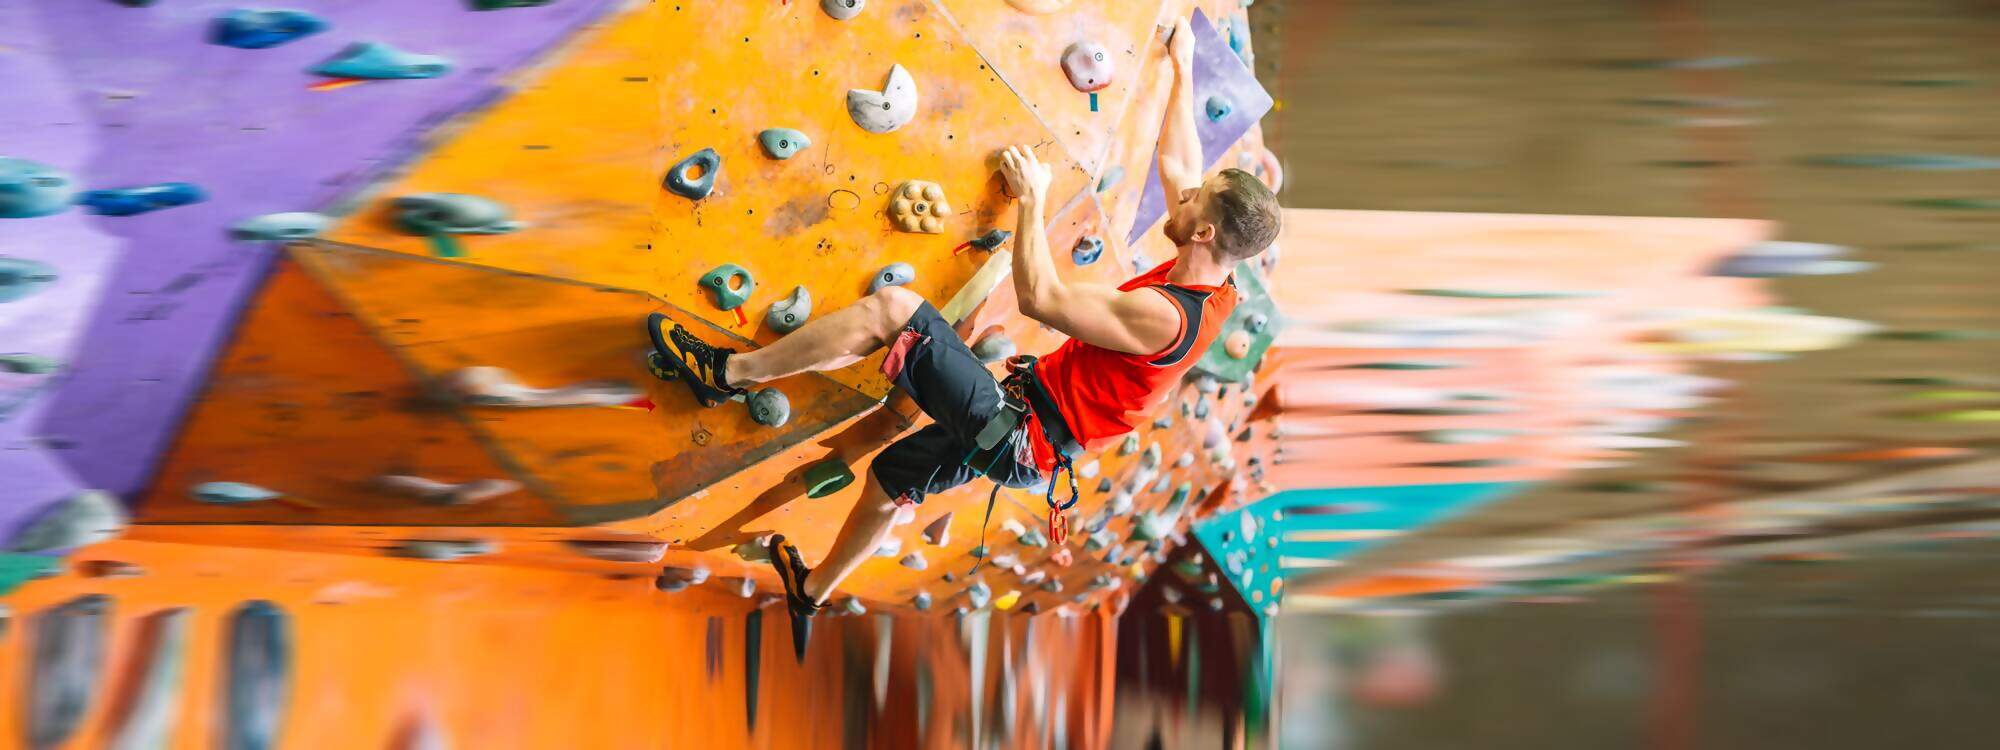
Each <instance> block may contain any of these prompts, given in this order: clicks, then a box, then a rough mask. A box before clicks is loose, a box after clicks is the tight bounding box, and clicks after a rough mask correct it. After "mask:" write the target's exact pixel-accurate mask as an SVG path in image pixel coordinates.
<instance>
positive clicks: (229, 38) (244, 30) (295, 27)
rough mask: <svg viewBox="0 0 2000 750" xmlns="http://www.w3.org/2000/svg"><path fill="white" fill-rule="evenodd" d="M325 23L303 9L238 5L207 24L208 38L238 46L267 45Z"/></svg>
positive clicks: (316, 30)
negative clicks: (240, 6) (261, 8)
mask: <svg viewBox="0 0 2000 750" xmlns="http://www.w3.org/2000/svg"><path fill="white" fill-rule="evenodd" d="M326 27H327V23H326V21H324V20H321V19H320V17H319V16H315V15H313V14H311V13H307V12H305V11H303V10H251V9H249V8H237V9H235V10H232V11H229V12H227V13H223V14H222V15H219V16H216V17H215V21H214V22H213V23H210V24H209V26H208V41H210V42H213V43H215V44H220V45H222V46H224V47H235V48H237V49H268V48H271V47H276V46H278V45H280V44H284V43H286V42H289V41H292V40H295V39H299V38H302V37H306V36H310V35H313V34H317V33H319V32H322V31H325V30H326Z"/></svg>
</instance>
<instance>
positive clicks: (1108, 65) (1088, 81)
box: [1062, 41, 1117, 92]
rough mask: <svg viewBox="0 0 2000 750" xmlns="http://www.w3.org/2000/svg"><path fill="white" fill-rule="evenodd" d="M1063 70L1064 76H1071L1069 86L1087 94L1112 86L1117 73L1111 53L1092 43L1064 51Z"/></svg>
mask: <svg viewBox="0 0 2000 750" xmlns="http://www.w3.org/2000/svg"><path fill="white" fill-rule="evenodd" d="M1062 68H1063V74H1064V75H1067V76H1069V85H1071V86H1075V87H1076V90H1078V91H1086V92H1087V91H1098V90H1101V89H1103V88H1104V87H1106V86H1109V85H1111V79H1112V76H1113V75H1114V74H1116V72H1117V67H1116V66H1115V65H1113V64H1112V62H1111V53H1109V52H1106V51H1104V45H1102V44H1098V43H1096V42H1091V41H1083V42H1077V43H1075V44H1072V45H1070V46H1069V49H1066V50H1063V56H1062Z"/></svg>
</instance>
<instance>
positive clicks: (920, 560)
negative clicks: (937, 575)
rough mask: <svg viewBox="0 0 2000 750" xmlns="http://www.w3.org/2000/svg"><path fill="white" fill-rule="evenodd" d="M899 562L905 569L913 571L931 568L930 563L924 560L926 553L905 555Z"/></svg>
mask: <svg viewBox="0 0 2000 750" xmlns="http://www.w3.org/2000/svg"><path fill="white" fill-rule="evenodd" d="M897 562H898V563H901V564H902V566H903V567H905V568H909V569H911V570H923V569H925V568H928V567H930V566H931V563H930V561H929V560H925V559H924V553H922V552H911V553H910V554H907V555H904V556H903V559H901V560H898V561H897Z"/></svg>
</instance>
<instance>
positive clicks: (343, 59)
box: [311, 42, 451, 80]
mask: <svg viewBox="0 0 2000 750" xmlns="http://www.w3.org/2000/svg"><path fill="white" fill-rule="evenodd" d="M311 72H312V73H313V74H315V75H323V76H328V77H331V78H372V79H379V80H387V79H396V78H436V77H438V76H441V75H444V74H446V73H449V72H451V61H450V60H447V59H445V58H443V57H439V56H437V55H420V54H417V53H414V52H404V51H402V50H399V49H396V48H395V47H391V46H389V45H387V44H383V43H381V42H355V43H354V44H350V45H348V46H347V48H346V49H343V50H341V51H340V54H337V55H334V56H333V58H332V59H330V60H327V61H326V62H323V63H320V64H318V65H316V66H313V68H312V71H311Z"/></svg>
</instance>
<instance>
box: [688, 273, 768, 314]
mask: <svg viewBox="0 0 2000 750" xmlns="http://www.w3.org/2000/svg"><path fill="white" fill-rule="evenodd" d="M701 288H703V289H707V290H708V293H709V295H710V296H712V297H714V298H715V306H716V307H719V308H721V309H724V310H734V309H736V308H739V307H742V306H743V303H744V302H747V301H749V300H750V293H751V292H753V291H756V289H757V280H756V279H755V278H752V277H751V276H750V271H749V269H746V268H744V267H742V266H739V265H736V264H735V263H724V264H722V265H719V266H716V267H715V270H713V271H709V272H708V273H705V274H702V276H701Z"/></svg>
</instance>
